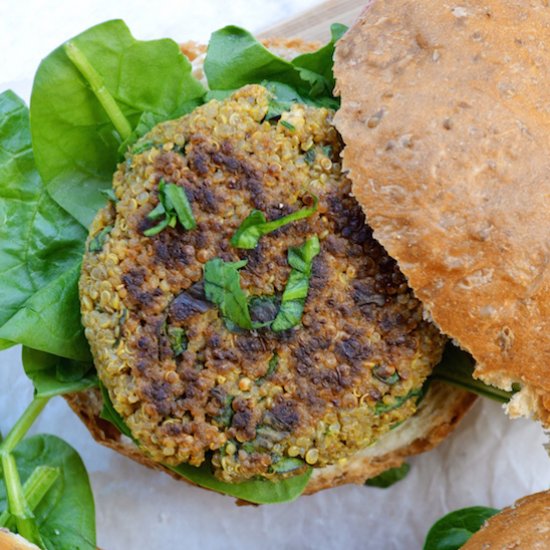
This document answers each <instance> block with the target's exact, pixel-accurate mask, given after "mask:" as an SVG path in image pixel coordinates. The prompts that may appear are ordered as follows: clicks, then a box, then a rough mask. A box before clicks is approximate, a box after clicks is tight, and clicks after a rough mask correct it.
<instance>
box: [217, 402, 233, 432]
mask: <svg viewBox="0 0 550 550" xmlns="http://www.w3.org/2000/svg"><path fill="white" fill-rule="evenodd" d="M233 399H235V396H233V395H228V396H226V398H225V402H224V404H223V408H222V410H221V412H220V414H218V415H217V416H215V417H214V421H215V422H217V423H218V424H219V425H220V426H229V425H231V420H232V419H233V414H234V411H233V407H232V406H231V405H232V404H233Z"/></svg>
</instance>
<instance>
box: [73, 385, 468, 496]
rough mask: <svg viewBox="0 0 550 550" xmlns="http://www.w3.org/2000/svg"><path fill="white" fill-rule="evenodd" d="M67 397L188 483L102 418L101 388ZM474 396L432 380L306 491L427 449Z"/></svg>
mask: <svg viewBox="0 0 550 550" xmlns="http://www.w3.org/2000/svg"><path fill="white" fill-rule="evenodd" d="M65 399H66V400H67V401H68V403H69V405H70V407H71V408H72V409H73V411H74V412H75V413H76V414H77V415H78V416H79V417H80V419H81V420H82V421H83V422H84V424H85V425H86V427H87V428H88V430H89V431H90V433H91V434H92V436H93V438H94V439H95V440H96V441H97V442H98V443H101V444H102V445H105V446H107V447H110V448H111V449H114V450H115V451H117V452H119V453H121V454H123V455H125V456H127V457H128V458H131V459H132V460H135V461H136V462H139V463H140V464H143V465H145V466H148V467H150V468H154V469H156V470H161V471H164V472H166V473H168V474H169V475H171V476H172V477H174V478H175V479H178V480H181V481H185V482H187V483H190V482H189V481H187V480H186V479H184V478H182V477H180V476H178V475H177V474H175V473H174V472H172V471H170V470H168V469H167V468H165V467H164V466H162V464H159V463H156V462H153V461H152V460H150V459H149V458H148V457H146V456H144V455H143V454H142V452H141V451H140V450H139V448H138V447H137V446H136V445H135V444H134V443H133V442H132V441H131V440H130V439H128V438H126V437H124V436H122V435H121V434H120V432H119V431H118V430H117V429H116V428H115V427H114V426H113V425H112V424H110V423H109V422H107V421H106V420H103V419H102V418H100V413H101V409H102V407H103V399H102V397H101V393H100V392H99V390H87V391H84V392H79V393H75V394H71V395H67V396H65ZM475 399H476V397H475V396H474V395H473V394H471V393H468V392H465V391H463V390H460V389H458V388H455V387H453V386H449V385H447V384H444V383H442V382H433V383H432V384H431V385H430V388H429V390H428V392H427V394H426V397H425V398H424V399H423V400H422V402H421V403H420V404H419V406H418V410H417V412H416V414H415V415H414V416H413V417H411V418H409V419H408V420H407V421H406V422H404V423H403V424H402V425H400V426H399V427H397V428H395V429H393V430H391V431H390V432H389V433H387V434H386V435H384V436H383V437H381V438H380V439H379V440H378V441H377V442H376V444H375V445H372V446H370V447H367V448H366V449H363V450H362V451H360V452H358V453H356V454H355V455H353V456H352V457H351V458H350V459H348V460H347V461H346V462H345V463H344V464H338V465H332V466H325V467H324V468H318V469H315V470H314V472H313V475H312V476H311V479H310V480H309V483H308V485H307V486H306V489H305V491H304V494H306V495H311V494H313V493H316V492H317V491H320V490H322V489H329V488H331V487H337V486H338V485H344V484H346V483H356V484H362V483H364V482H365V481H366V480H367V479H370V478H371V477H375V476H377V475H378V474H381V473H382V472H383V471H385V470H387V469H389V468H394V467H397V466H400V465H401V464H402V463H403V461H404V460H405V458H407V457H408V456H411V455H415V454H419V453H423V452H425V451H429V450H430V449H432V448H434V447H435V446H436V445H437V444H439V443H440V442H441V441H443V439H445V437H446V436H447V435H448V434H449V433H450V432H452V431H453V429H454V428H455V427H456V425H457V424H458V422H459V421H460V419H461V418H462V417H463V416H464V415H465V414H466V412H467V411H468V409H469V408H470V407H471V405H472V404H473V402H474V401H475Z"/></svg>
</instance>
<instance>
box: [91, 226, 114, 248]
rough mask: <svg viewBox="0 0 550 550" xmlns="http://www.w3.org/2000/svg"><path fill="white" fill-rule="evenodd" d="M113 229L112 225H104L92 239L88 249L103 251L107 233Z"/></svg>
mask: <svg viewBox="0 0 550 550" xmlns="http://www.w3.org/2000/svg"><path fill="white" fill-rule="evenodd" d="M112 230H113V226H112V225H107V226H106V227H104V228H103V229H102V230H101V231H100V232H99V233H97V234H96V235H95V236H94V237H93V238H92V240H91V241H90V244H89V245H88V250H89V251H90V252H101V251H102V250H103V245H104V244H105V240H106V239H107V235H108V234H109V233H110V232H111V231H112Z"/></svg>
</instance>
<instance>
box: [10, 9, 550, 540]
mask: <svg viewBox="0 0 550 550" xmlns="http://www.w3.org/2000/svg"><path fill="white" fill-rule="evenodd" d="M316 3H317V2H316V0H281V1H277V0H271V1H267V0H265V1H261V0H233V1H232V2H230V1H229V0H227V1H224V0H195V1H189V0H186V1H179V2H175V1H172V0H164V1H163V2H154V1H152V0H148V1H143V0H140V1H131V0H124V1H115V0H101V1H95V2H92V1H79V2H62V1H45V0H42V1H40V0H26V1H19V2H4V1H2V2H1V3H0V91H2V90H4V89H6V88H8V87H11V88H12V89H14V90H15V91H16V92H17V93H18V94H20V95H21V96H22V97H24V98H25V99H26V100H28V96H29V93H30V87H31V84H32V75H33V74H34V72H35V70H36V67H37V65H38V63H39V61H40V59H41V57H43V56H45V55H47V54H48V53H49V51H51V50H52V49H53V48H54V47H56V46H57V45H59V44H60V43H61V42H62V41H63V40H65V39H67V38H68V37H70V36H72V35H74V34H76V33H78V32H81V31H82V30H84V29H85V28H87V27H89V26H91V25H93V24H95V23H99V22H101V21H104V20H106V19H111V18H117V17H120V18H123V19H124V20H125V21H126V22H127V23H128V25H129V26H130V28H131V29H132V31H133V33H134V35H135V36H136V37H138V38H142V39H145V38H159V37H163V36H169V37H173V38H174V39H176V40H186V39H195V40H199V41H203V42H204V41H206V40H207V39H208V36H209V34H210V32H211V31H213V30H215V29H216V28H219V27H221V26H223V25H225V24H228V23H234V24H239V25H243V26H245V27H247V28H249V29H250V30H252V31H258V30H260V29H262V28H264V27H266V26H268V25H270V24H272V23H273V22H275V21H277V20H278V19H281V18H285V17H287V16H290V15H292V14H294V13H298V12H299V11H301V10H303V9H305V8H308V7H310V6H312V5H315V4H316ZM31 398H32V389H31V385H30V383H29V382H27V380H26V379H25V377H24V375H23V374H22V367H21V362H20V351H19V349H18V348H16V349H12V350H8V351H6V352H2V353H0V430H1V431H2V432H3V433H4V434H5V433H6V431H7V430H8V429H9V428H10V427H11V426H12V425H13V423H14V422H15V420H16V419H17V418H18V416H19V415H20V414H21V412H22V411H23V409H24V407H25V406H26V404H27V403H28V402H29V401H30V399H31ZM32 432H33V433H38V432H49V433H54V434H57V435H60V436H62V437H64V438H65V439H66V440H67V441H69V442H70V443H71V444H72V445H73V446H74V447H75V448H76V449H77V450H78V451H79V452H80V454H81V455H82V457H83V459H84V461H85V463H86V466H87V468H88V470H89V472H90V477H91V482H92V485H93V490H94V494H95V499H96V508H97V528H98V544H99V546H101V547H102V548H103V549H104V550H126V549H129V548H132V549H133V550H141V549H144V550H145V549H157V548H170V549H176V550H177V549H184V548H185V549H194V548H199V547H200V548H202V549H218V548H219V549H222V548H223V549H232V548H235V549H237V548H238V549H242V550H245V549H257V548H263V549H264V550H268V549H271V548H277V549H285V548H312V549H313V548H315V549H333V548H334V549H340V548H346V549H350V550H351V549H355V548H357V549H371V548H373V549H374V548H376V549H378V548H384V549H387V550H390V549H407V550H409V549H415V548H420V547H421V545H422V541H423V540H424V536H425V533H426V531H427V529H428V528H429V526H430V525H431V524H432V523H433V521H434V520H435V519H436V518H438V517H440V516H441V515H443V514H445V513H447V512H448V511H450V510H453V509H456V508H459V507H464V506H471V505H476V504H481V505H486V506H494V507H503V506H505V505H507V504H510V503H511V502H513V501H514V500H515V499H517V498H519V497H521V496H523V495H526V494H529V493H533V492H535V491H538V490H542V489H548V488H550V462H549V460H548V457H547V455H546V453H545V451H544V449H543V442H545V441H546V437H545V436H544V434H543V433H542V430H541V429H540V427H539V426H537V425H536V424H534V423H532V422H529V421H527V420H517V421H510V420H508V419H507V418H506V417H505V416H504V414H503V413H502V411H501V409H500V407H499V406H498V405H497V404H494V403H491V402H487V401H484V402H479V403H478V404H477V405H476V406H475V408H474V410H473V411H472V412H471V413H470V415H469V416H468V417H467V418H466V419H465V421H464V422H463V423H462V424H461V426H460V427H459V428H458V430H457V431H456V433H455V435H454V436H453V437H451V438H449V439H448V440H447V441H445V442H444V443H443V444H442V445H441V446H440V447H439V448H438V449H436V450H435V451H432V452H430V453H427V454H425V455H423V456H420V457H417V458H414V459H412V460H411V463H412V469H411V473H410V474H409V476H408V477H407V478H406V479H405V480H404V481H402V482H400V483H399V484H397V485H395V486H394V487H392V488H391V489H388V490H380V489H374V488H367V487H355V486H353V487H352V486H347V487H341V488H338V489H333V490H330V491H325V492H323V493H321V494H318V495H315V496H312V497H303V498H300V499H299V500H298V501H296V502H294V503H291V504H283V505H275V506H263V507H258V508H253V507H244V508H239V507H237V506H235V505H234V503H233V501H232V500H231V499H229V498H225V497H222V496H218V495H216V494H212V493H209V492H206V491H202V490H199V489H195V488H193V487H189V486H186V485H185V484H183V483H176V482H174V481H173V480H172V479H171V478H169V477H168V476H166V475H163V474H160V473H157V472H152V471H150V470H147V469H146V468H144V467H142V466H139V465H138V464H134V463H132V462H131V461H129V460H127V459H125V458H123V457H121V456H118V455H116V454H115V453H113V452H112V451H110V450H108V449H104V448H102V447H100V446H98V445H97V444H95V443H94V442H93V441H92V439H91V437H90V436H89V435H88V433H87V431H86V430H85V429H84V427H83V426H82V425H81V424H80V422H79V420H78V419H77V418H76V417H75V416H74V415H73V414H72V413H71V411H70V410H69V409H68V407H67V405H66V404H65V403H64V401H63V400H62V399H61V398H56V399H55V400H53V401H52V402H51V403H50V404H49V405H48V407H47V408H46V410H45V412H44V413H43V415H42V416H41V418H40V419H39V421H38V422H37V423H36V425H35V426H34V428H33V430H32Z"/></svg>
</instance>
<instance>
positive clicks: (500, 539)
mask: <svg viewBox="0 0 550 550" xmlns="http://www.w3.org/2000/svg"><path fill="white" fill-rule="evenodd" d="M549 547H550V491H545V492H542V493H536V494H534V495H531V496H528V497H525V498H522V499H520V500H518V501H516V503H515V504H514V505H513V506H510V507H509V508H505V509H504V510H503V511H502V512H500V514H497V515H496V516H493V517H492V518H491V519H489V521H488V522H487V523H486V524H485V525H484V526H483V527H482V528H481V529H480V530H479V531H478V532H477V533H476V534H475V535H473V536H472V538H471V539H470V540H469V541H468V542H467V543H466V544H465V545H464V546H463V547H462V550H505V549H506V550H507V549H509V548H517V549H518V550H519V549H522V548H524V549H525V550H546V549H547V548H549Z"/></svg>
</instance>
